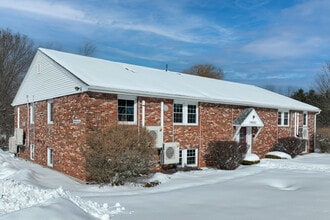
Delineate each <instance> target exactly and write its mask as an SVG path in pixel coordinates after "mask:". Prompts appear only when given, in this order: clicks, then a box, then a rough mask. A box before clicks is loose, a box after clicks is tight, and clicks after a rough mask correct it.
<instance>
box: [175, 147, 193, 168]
mask: <svg viewBox="0 0 330 220" xmlns="http://www.w3.org/2000/svg"><path fill="white" fill-rule="evenodd" d="M197 161H198V149H180V151H179V163H178V166H180V167H197Z"/></svg>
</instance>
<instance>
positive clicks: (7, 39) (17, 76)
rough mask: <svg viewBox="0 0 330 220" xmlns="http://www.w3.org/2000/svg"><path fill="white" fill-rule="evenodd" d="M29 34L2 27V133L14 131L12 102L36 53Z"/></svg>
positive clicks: (0, 63) (0, 131)
mask: <svg viewBox="0 0 330 220" xmlns="http://www.w3.org/2000/svg"><path fill="white" fill-rule="evenodd" d="M35 51H36V49H35V47H34V44H33V42H32V41H31V40H29V39H28V37H27V36H25V35H21V34H19V33H16V34H13V33H12V32H11V31H10V30H9V29H0V134H5V135H6V136H7V138H8V137H9V135H10V134H11V133H12V132H13V123H14V119H13V108H12V106H11V102H12V100H13V98H14V96H15V94H16V92H17V89H18V87H19V85H20V83H21V81H22V79H23V76H24V75H25V73H26V71H27V69H28V67H29V65H30V63H31V61H32V59H33V56H34V54H35Z"/></svg>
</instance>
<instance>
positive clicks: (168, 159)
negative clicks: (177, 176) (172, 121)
mask: <svg viewBox="0 0 330 220" xmlns="http://www.w3.org/2000/svg"><path fill="white" fill-rule="evenodd" d="M179 159H180V158H179V143H177V142H170V143H164V146H163V150H162V151H161V161H160V162H161V164H177V163H179Z"/></svg>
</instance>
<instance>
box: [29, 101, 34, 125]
mask: <svg viewBox="0 0 330 220" xmlns="http://www.w3.org/2000/svg"><path fill="white" fill-rule="evenodd" d="M30 124H34V103H31V104H30Z"/></svg>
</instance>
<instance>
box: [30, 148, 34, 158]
mask: <svg viewBox="0 0 330 220" xmlns="http://www.w3.org/2000/svg"><path fill="white" fill-rule="evenodd" d="M30 159H31V160H34V144H30Z"/></svg>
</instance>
